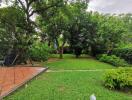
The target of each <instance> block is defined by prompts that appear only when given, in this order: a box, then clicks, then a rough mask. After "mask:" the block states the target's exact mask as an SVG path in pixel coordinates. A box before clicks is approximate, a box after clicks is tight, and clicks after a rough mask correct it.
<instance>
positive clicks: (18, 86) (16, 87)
mask: <svg viewBox="0 0 132 100" xmlns="http://www.w3.org/2000/svg"><path fill="white" fill-rule="evenodd" d="M39 68H40V67H39ZM48 69H49V68H48V67H46V68H43V67H42V70H40V71H39V72H38V73H36V74H33V75H32V76H31V77H29V78H28V79H27V80H25V81H24V82H23V83H21V84H18V85H17V86H15V87H13V88H12V89H11V90H10V91H9V92H7V93H5V94H4V95H2V96H0V100H2V99H3V98H4V97H6V96H8V95H10V94H12V93H13V92H15V91H16V90H17V89H19V88H20V87H22V86H24V85H25V84H26V83H28V82H30V81H31V80H32V79H34V78H35V77H37V76H38V75H40V74H42V73H43V72H46V71H47V70H48Z"/></svg>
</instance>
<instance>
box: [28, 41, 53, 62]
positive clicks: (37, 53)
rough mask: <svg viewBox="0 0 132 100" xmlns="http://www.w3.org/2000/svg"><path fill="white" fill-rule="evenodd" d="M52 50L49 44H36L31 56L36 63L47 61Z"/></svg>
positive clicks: (30, 51)
mask: <svg viewBox="0 0 132 100" xmlns="http://www.w3.org/2000/svg"><path fill="white" fill-rule="evenodd" d="M50 52H51V49H50V48H49V47H48V45H47V44H44V43H36V44H34V45H33V46H32V48H31V49H30V50H29V55H30V57H31V59H32V60H34V61H46V60H48V57H49V55H50Z"/></svg>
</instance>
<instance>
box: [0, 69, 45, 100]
mask: <svg viewBox="0 0 132 100" xmlns="http://www.w3.org/2000/svg"><path fill="white" fill-rule="evenodd" d="M44 70H46V69H45V68H41V67H0V100H1V98H2V97H4V96H6V95H8V94H9V93H11V92H12V91H14V90H16V89H17V88H18V87H20V86H21V85H23V84H24V83H26V82H27V81H29V80H30V79H32V78H33V77H35V76H36V75H38V74H39V73H41V72H43V71H44Z"/></svg>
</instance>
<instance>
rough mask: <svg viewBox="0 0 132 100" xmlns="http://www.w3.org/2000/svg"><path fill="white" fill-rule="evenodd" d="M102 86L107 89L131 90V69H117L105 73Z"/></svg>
mask: <svg viewBox="0 0 132 100" xmlns="http://www.w3.org/2000/svg"><path fill="white" fill-rule="evenodd" d="M104 85H105V86H106V87H108V88H109V89H117V90H124V89H132V68H119V69H114V70H111V71H108V72H106V74H105V77H104Z"/></svg>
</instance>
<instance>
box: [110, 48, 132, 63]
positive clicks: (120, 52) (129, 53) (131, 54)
mask: <svg viewBox="0 0 132 100" xmlns="http://www.w3.org/2000/svg"><path fill="white" fill-rule="evenodd" d="M111 54H114V55H116V56H118V57H121V58H123V59H125V60H126V61H127V62H128V63H131V64H132V48H121V49H114V50H112V52H111Z"/></svg>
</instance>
